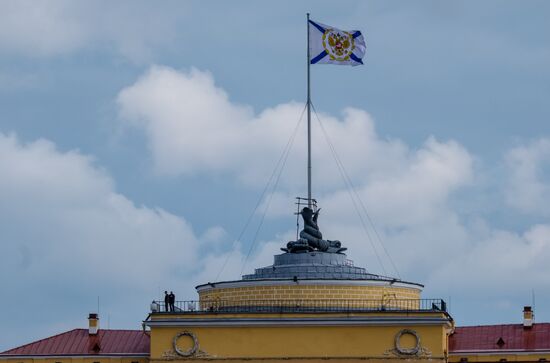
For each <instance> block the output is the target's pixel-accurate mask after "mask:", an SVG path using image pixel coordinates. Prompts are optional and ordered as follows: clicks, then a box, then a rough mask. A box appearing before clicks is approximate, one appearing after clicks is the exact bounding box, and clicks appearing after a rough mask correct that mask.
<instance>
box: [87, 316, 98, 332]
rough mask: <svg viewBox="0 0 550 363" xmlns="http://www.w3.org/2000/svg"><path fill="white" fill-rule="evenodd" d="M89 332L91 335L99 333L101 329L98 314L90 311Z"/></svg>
mask: <svg viewBox="0 0 550 363" xmlns="http://www.w3.org/2000/svg"><path fill="white" fill-rule="evenodd" d="M88 322H89V324H88V333H89V334H90V335H97V332H98V331H99V317H98V315H97V314H94V313H90V315H89V316H88Z"/></svg>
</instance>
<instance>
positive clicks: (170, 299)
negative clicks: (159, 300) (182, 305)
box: [168, 291, 176, 312]
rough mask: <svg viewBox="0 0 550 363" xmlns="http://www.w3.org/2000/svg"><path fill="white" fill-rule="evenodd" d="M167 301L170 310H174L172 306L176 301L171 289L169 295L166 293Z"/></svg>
mask: <svg viewBox="0 0 550 363" xmlns="http://www.w3.org/2000/svg"><path fill="white" fill-rule="evenodd" d="M168 299H169V303H170V311H172V312H174V311H176V309H175V308H174V303H175V302H176V295H174V293H173V292H172V291H170V295H168Z"/></svg>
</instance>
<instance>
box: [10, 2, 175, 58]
mask: <svg viewBox="0 0 550 363" xmlns="http://www.w3.org/2000/svg"><path fill="white" fill-rule="evenodd" d="M174 16H175V15H174V14H173V13H171V12H169V11H168V10H167V9H162V8H159V7H158V6H156V5H154V4H148V3H142V2H135V1H131V2H130V1H128V2H117V3H113V2H108V1H78V2H75V1H69V0H55V1H48V2H36V1H27V0H7V1H2V2H1V3H0V53H15V54H23V55H29V56H37V57H50V56H56V55H63V54H68V53H71V52H75V51H78V50H81V49H84V48H89V49H93V48H107V49H111V48H112V49H114V50H115V51H116V52H117V53H118V54H121V55H123V56H124V57H127V58H129V59H131V60H133V61H138V62H139V61H144V60H147V59H149V58H150V57H152V52H151V50H152V48H155V47H157V46H159V45H166V44H169V43H170V42H171V41H172V37H173V36H174V34H175V31H174V27H175V25H176V21H175V17H174Z"/></svg>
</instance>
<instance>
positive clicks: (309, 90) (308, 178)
mask: <svg viewBox="0 0 550 363" xmlns="http://www.w3.org/2000/svg"><path fill="white" fill-rule="evenodd" d="M306 30H307V206H308V207H309V208H311V84H310V71H309V67H310V63H311V62H310V59H311V57H310V50H309V13H307V27H306Z"/></svg>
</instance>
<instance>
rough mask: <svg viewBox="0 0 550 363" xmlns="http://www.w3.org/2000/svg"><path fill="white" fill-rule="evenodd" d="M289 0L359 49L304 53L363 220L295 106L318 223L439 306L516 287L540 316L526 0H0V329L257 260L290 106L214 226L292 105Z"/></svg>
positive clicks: (536, 98) (111, 322) (536, 25)
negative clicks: (357, 53) (352, 34)
mask: <svg viewBox="0 0 550 363" xmlns="http://www.w3.org/2000/svg"><path fill="white" fill-rule="evenodd" d="M308 11H309V12H310V13H311V17H312V19H314V20H318V21H320V22H322V23H325V24H330V25H334V26H338V27H340V28H342V29H360V30H361V31H362V32H363V33H364V34H365V37H366V42H367V54H366V57H365V59H364V62H365V66H363V67H353V68H352V67H336V66H326V65H319V66H315V67H312V86H313V102H314V104H315V107H316V109H317V110H318V112H319V117H320V119H321V121H322V122H323V124H324V125H325V128H326V129H327V131H328V134H329V137H330V139H331V141H332V142H333V143H334V145H335V147H336V150H337V152H338V154H339V155H340V157H341V159H342V161H343V163H344V165H345V167H346V170H347V172H348V174H349V175H350V177H351V178H352V180H353V183H354V185H355V186H356V188H357V192H358V194H359V195H360V196H361V199H362V200H363V202H364V203H365V205H366V208H367V210H368V212H369V215H370V216H371V217H372V219H373V221H374V223H375V225H376V227H377V230H378V232H379V234H380V236H381V241H378V240H377V239H373V240H372V241H371V242H369V238H368V236H367V234H366V233H365V231H363V230H362V228H361V225H360V220H359V219H358V217H357V215H356V214H355V212H354V210H353V207H352V202H351V201H350V199H349V197H348V194H347V191H346V188H345V187H344V183H343V182H342V180H341V179H340V177H339V174H338V171H337V168H336V167H335V163H334V161H333V159H332V156H331V153H330V150H329V147H328V145H327V143H326V141H325V139H324V137H323V135H322V133H321V132H320V131H319V128H318V127H317V128H316V129H314V131H313V140H314V155H313V162H314V164H313V165H314V171H313V176H314V195H315V196H316V197H317V199H319V201H320V204H321V206H322V207H323V214H322V216H321V217H320V220H319V221H320V226H321V229H322V231H323V232H324V234H325V235H326V236H327V237H329V238H333V239H340V240H342V241H343V243H344V245H346V246H347V247H348V248H349V252H348V256H349V257H350V258H351V259H353V260H354V261H355V264H356V265H360V266H365V267H366V268H367V269H368V270H369V272H372V273H380V274H383V273H386V274H391V275H396V274H399V275H400V276H401V277H402V278H403V279H405V280H411V281H416V282H420V283H423V284H425V285H426V288H425V291H424V293H423V295H424V297H426V298H429V297H437V298H439V297H441V298H444V299H446V300H450V304H451V313H452V315H453V316H454V317H455V319H456V321H457V324H459V325H471V324H489V323H501V322H502V323H504V322H519V321H520V318H521V310H522V307H523V305H528V304H531V302H532V295H533V292H534V295H535V297H536V310H535V315H536V320H537V321H550V307H549V306H547V304H546V303H545V301H547V300H548V299H549V298H550V295H549V294H548V291H550V279H548V276H549V274H550V267H549V265H548V263H547V261H548V259H549V258H550V223H549V222H548V217H549V216H550V207H549V204H548V203H547V202H546V201H547V200H548V198H549V197H550V171H549V165H550V123H549V122H548V121H549V116H550V105H549V103H548V99H549V96H550V69H549V68H548V64H550V29H549V27H550V25H548V22H547V19H548V16H549V15H550V4H548V3H547V2H543V1H530V2H520V1H484V2H481V3H480V2H477V1H462V2H442V1H416V2H408V1H339V2H337V3H335V2H332V1H303V2H300V3H296V2H294V1H279V2H271V3H267V2H261V3H259V2H256V1H232V2H223V1H187V2H181V1H173V2H171V1H162V2H154V3H153V2H140V1H132V2H124V1H121V2H117V3H115V4H113V3H112V2H108V1H94V2H91V1H90V2H88V1H83V2H72V1H51V2H47V3H45V2H43V3H41V2H30V1H29V2H28V1H2V2H0V175H1V176H2V177H1V178H0V201H1V203H0V231H2V232H1V234H0V246H1V248H2V253H0V286H1V289H2V299H1V300H0V308H1V310H2V311H3V312H4V319H3V324H2V326H1V327H0V337H1V339H0V349H1V350H3V349H7V348H10V347H13V346H16V345H20V344H23V343H27V342H30V341H32V340H35V339H39V338H43V337H46V336H49V335H52V334H55V333H59V332H62V331H64V330H68V329H72V328H75V327H84V326H85V325H86V320H85V318H86V316H87V313H89V312H92V311H95V310H96V309H97V298H98V296H99V300H100V317H101V326H102V327H104V328H106V327H107V326H109V327H111V328H136V329H139V328H140V322H141V320H142V319H144V318H145V317H146V314H147V307H148V304H149V302H150V301H151V300H152V299H154V298H158V297H159V292H160V291H163V290H165V289H171V290H174V292H175V293H176V295H177V297H178V298H179V299H193V298H195V297H196V294H195V292H194V286H195V285H197V284H199V283H204V282H207V281H213V280H215V279H216V277H217V276H218V275H219V276H221V277H220V278H221V279H235V278H238V277H239V275H240V274H241V273H242V272H244V273H249V272H250V271H251V270H252V269H253V267H260V266H264V265H268V264H270V263H271V259H272V255H273V254H275V253H278V251H279V247H281V246H283V245H284V244H285V243H286V242H287V241H288V240H289V239H291V238H292V236H293V234H294V233H295V231H294V228H295V227H294V225H295V219H294V216H293V214H292V213H293V212H294V209H293V202H294V200H293V198H294V197H295V196H296V195H303V194H305V182H306V180H305V168H304V166H305V157H304V150H305V144H304V141H305V129H304V128H303V123H302V124H301V126H300V129H299V134H298V136H297V139H296V141H295V143H294V144H293V148H292V150H291V151H290V154H289V159H288V162H287V165H286V167H285V169H284V170H283V172H282V173H281V178H280V181H279V183H278V186H277V188H276V190H275V192H274V193H273V194H271V193H268V194H267V195H266V197H265V198H264V200H263V201H262V202H261V206H260V208H259V211H258V212H257V213H256V214H255V215H254V217H253V219H252V222H251V224H250V226H249V227H248V228H247V229H246V231H245V233H244V235H243V237H242V238H241V240H239V241H235V240H236V239H237V237H238V235H239V233H240V232H241V230H242V228H243V225H244V224H245V222H246V220H247V218H248V216H249V215H250V213H251V212H252V211H253V208H254V206H255V204H256V202H257V201H258V198H259V197H260V195H261V193H262V190H263V188H264V186H265V185H266V182H267V180H268V178H269V176H270V174H271V172H272V170H273V168H274V167H275V163H276V161H277V160H278V158H279V156H280V155H281V152H282V151H283V148H284V147H285V145H286V142H287V140H288V139H289V137H290V136H291V135H292V130H293V129H294V127H295V126H296V124H297V123H298V120H299V118H300V114H301V112H302V110H303V102H304V100H305V51H306V49H305V42H306V39H305V34H306V28H305V13H306V12H308ZM314 126H316V123H314ZM271 190H272V188H270V189H269V191H270V192H271ZM271 195H272V196H271ZM268 204H269V208H266V207H267V206H268ZM264 211H265V220H264V222H263V224H262V227H261V228H260V229H259V233H258V238H257V241H256V242H255V243H254V244H253V243H252V242H253V240H254V234H255V233H256V230H258V226H259V224H260V220H261V219H262V215H263V213H264ZM370 235H371V237H372V235H373V234H372V231H370ZM380 242H382V243H383V244H384V247H385V249H386V250H387V252H388V254H386V253H385V252H384V248H382V246H381V245H380ZM252 244H253V245H254V246H253V248H252V249H251V247H250V246H251V245H252ZM373 246H374V247H373ZM249 251H251V253H250V257H249V258H248V259H246V258H245V256H246V255H247V254H248V252H249ZM377 255H378V257H377ZM388 255H389V256H391V260H390V257H388ZM245 259H246V263H244V262H243V261H244V260H245ZM225 261H227V264H226V265H225V268H224V269H223V270H221V268H220V266H222V265H224V263H225ZM392 261H393V262H394V264H395V266H396V267H397V271H395V269H394V268H393V266H392Z"/></svg>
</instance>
